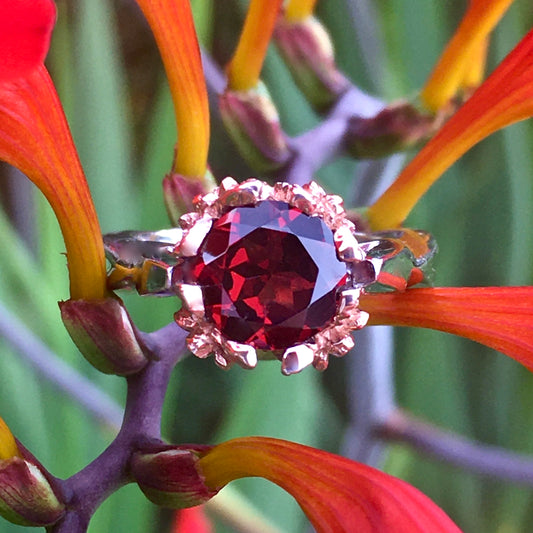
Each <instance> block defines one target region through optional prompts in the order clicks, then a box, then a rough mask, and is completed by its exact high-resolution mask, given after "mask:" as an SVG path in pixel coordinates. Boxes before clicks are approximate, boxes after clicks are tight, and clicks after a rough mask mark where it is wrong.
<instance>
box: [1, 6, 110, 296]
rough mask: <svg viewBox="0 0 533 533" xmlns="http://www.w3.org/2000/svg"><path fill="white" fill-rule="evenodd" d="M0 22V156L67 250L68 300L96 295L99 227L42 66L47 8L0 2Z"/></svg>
mask: <svg viewBox="0 0 533 533" xmlns="http://www.w3.org/2000/svg"><path fill="white" fill-rule="evenodd" d="M6 18H7V19H9V20H11V21H12V25H11V26H10V30H11V31H9V32H6V33H2V31H3V29H2V27H1V26H0V35H1V36H2V37H1V38H0V57H2V58H6V57H8V58H10V59H6V60H4V61H1V62H0V80H3V81H0V159H3V160H4V161H7V162H8V163H10V164H11V165H13V166H15V167H17V168H18V169H19V170H21V171H22V172H23V173H24V174H26V175H27V176H28V177H29V178H30V179H31V180H32V181H33V182H34V183H35V184H36V185H37V187H39V189H40V190H41V191H42V192H43V194H44V195H45V196H46V198H47V199H48V201H49V202H50V205H51V206H52V208H53V209H54V212H55V214H56V216H57V219H58V221H59V225H60V227H61V231H62V233H63V238H64V240H65V246H66V250H67V261H68V269H69V276H70V294H71V297H72V298H73V299H88V300H92V299H100V298H103V297H104V295H105V293H106V289H105V286H106V285H105V283H106V271H105V259H104V248H103V244H102V238H101V232H100V226H99V224H98V219H97V217H96V212H95V210H94V206H93V203H92V199H91V195H90V192H89V188H88V186H87V182H86V180H85V176H84V174H83V170H82V168H81V165H80V161H79V158H78V155H77V152H76V149H75V147H74V143H73V141H72V137H71V134H70V130H69V127H68V124H67V121H66V118H65V115H64V112H63V109H62V107H61V103H60V101H59V98H58V96H57V93H56V90H55V88H54V84H53V82H52V81H51V79H50V76H49V75H48V72H47V70H46V68H45V67H44V65H43V63H42V61H43V59H44V55H45V53H46V50H47V48H48V43H49V41H50V33H51V30H52V26H53V22H54V20H55V8H54V3H53V2H51V1H50V0H39V1H32V2H29V1H22V0H17V1H16V2H9V3H8V2H3V3H2V7H1V8H0V20H2V21H5V20H6ZM1 24H3V23H0V25H1ZM19 51H20V56H19ZM19 60H20V62H19Z"/></svg>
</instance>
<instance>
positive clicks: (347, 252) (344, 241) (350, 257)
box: [333, 226, 365, 262]
mask: <svg viewBox="0 0 533 533" xmlns="http://www.w3.org/2000/svg"><path fill="white" fill-rule="evenodd" d="M333 239H334V241H335V247H336V248H337V253H338V254H339V257H340V258H341V259H342V260H343V261H348V262H352V261H361V260H362V259H364V258H365V254H364V253H363V251H362V250H361V247H360V246H359V243H358V242H357V239H356V238H355V237H354V234H353V233H352V232H351V231H350V228H349V227H348V226H341V227H340V228H339V229H338V230H337V231H336V232H335V235H334V236H333Z"/></svg>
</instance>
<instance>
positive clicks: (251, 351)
mask: <svg viewBox="0 0 533 533" xmlns="http://www.w3.org/2000/svg"><path fill="white" fill-rule="evenodd" d="M224 348H225V349H226V351H227V352H228V354H229V355H230V356H231V358H232V359H235V361H236V362H237V363H238V364H239V365H240V366H242V367H243V368H255V366H256V365H257V352H256V351H255V348H254V347H253V346H250V345H249V344H240V343H238V342H235V341H226V342H225V343H224Z"/></svg>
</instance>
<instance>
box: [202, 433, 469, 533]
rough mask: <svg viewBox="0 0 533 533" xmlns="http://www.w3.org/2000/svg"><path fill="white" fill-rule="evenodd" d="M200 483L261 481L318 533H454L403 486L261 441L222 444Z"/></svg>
mask: <svg viewBox="0 0 533 533" xmlns="http://www.w3.org/2000/svg"><path fill="white" fill-rule="evenodd" d="M198 470H199V472H200V473H201V474H203V476H204V478H205V483H206V485H207V486H208V487H211V488H212V489H220V488H222V487H223V486H224V485H226V484H227V483H229V482H230V481H233V480H235V479H239V478H242V477H263V478H265V479H268V480H269V481H272V482H273V483H276V484H277V485H279V486H280V487H282V488H283V489H285V490H286V491H287V492H289V493H290V494H291V495H292V496H293V497H294V498H295V499H296V500H297V501H298V503H299V504H300V506H301V507H302V509H303V511H304V512H305V514H306V515H307V517H308V518H309V520H310V522H311V524H312V525H313V526H314V528H315V529H316V530H317V532H319V533H353V532H354V531H357V532H359V533H365V532H368V533H371V532H375V531H395V532H397V533H401V532H405V533H416V532H420V533H427V532H428V531H431V532H432V533H438V532H441V533H444V532H455V533H458V532H459V529H458V528H457V526H456V525H455V524H454V523H453V522H452V521H451V520H450V518H448V516H446V514H445V513H444V512H443V511H442V510H441V509H440V508H438V507H437V506H436V505H435V504H434V503H433V502H431V500H429V499H428V498H427V497H426V496H424V495H423V494H422V493H420V492H419V491H418V490H417V489H415V488H414V487H412V486H411V485H408V484H407V483H405V482H403V481H401V480H399V479H396V478H394V477H392V476H389V475H388V474H385V473H383V472H380V471H378V470H375V469H374V468H371V467H369V466H366V465H363V464H360V463H356V462H354V461H350V460H349V459H345V458H343V457H339V456H337V455H333V454H330V453H327V452H324V451H321V450H316V449H314V448H309V447H307V446H302V445H301V444H296V443H294V442H287V441H283V440H278V439H271V438H266V437H246V438H239V439H234V440H230V441H227V442H223V443H222V444H219V445H218V446H215V447H214V448H212V449H211V450H210V451H208V452H207V453H205V454H204V455H203V457H201V458H200V460H199V461H198Z"/></svg>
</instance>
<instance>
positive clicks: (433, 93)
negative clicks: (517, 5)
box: [420, 0, 513, 111]
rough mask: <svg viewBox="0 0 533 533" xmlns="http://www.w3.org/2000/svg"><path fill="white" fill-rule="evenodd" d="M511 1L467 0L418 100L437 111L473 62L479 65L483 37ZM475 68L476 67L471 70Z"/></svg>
mask: <svg viewBox="0 0 533 533" xmlns="http://www.w3.org/2000/svg"><path fill="white" fill-rule="evenodd" d="M512 2H513V0H471V1H470V4H469V6H468V9H467V11H466V13H465V15H464V17H463V20H462V21H461V24H460V25H459V28H458V29H457V31H456V32H455V35H454V36H453V37H452V39H451V41H450V42H449V43H448V46H447V47H446V48H445V50H444V52H443V53H442V55H441V57H440V59H439V61H438V62H437V65H436V66H435V68H434V69H433V72H432V73H431V76H430V77H429V79H428V81H427V82H426V85H425V87H424V88H423V89H422V92H421V94H420V97H421V99H422V102H423V103H424V104H425V105H426V106H427V107H428V108H429V109H431V110H432V111H438V110H439V109H441V108H442V107H443V106H445V105H446V104H447V103H448V101H449V100H450V99H451V98H453V96H454V95H455V94H456V92H457V90H458V89H459V88H460V87H461V85H462V82H463V80H464V78H465V74H466V72H467V71H468V70H469V69H470V67H471V66H472V64H473V61H475V60H476V59H477V62H479V63H480V65H481V66H482V65H483V64H484V60H483V55H484V54H483V48H484V47H485V46H486V42H487V37H488V35H489V34H490V32H491V31H492V30H493V29H494V27H495V26H496V24H497V23H498V21H499V20H500V19H501V18H502V16H503V15H504V14H505V11H506V10H507V8H508V7H509V6H510V5H511V4H512ZM475 70H479V69H475Z"/></svg>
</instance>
